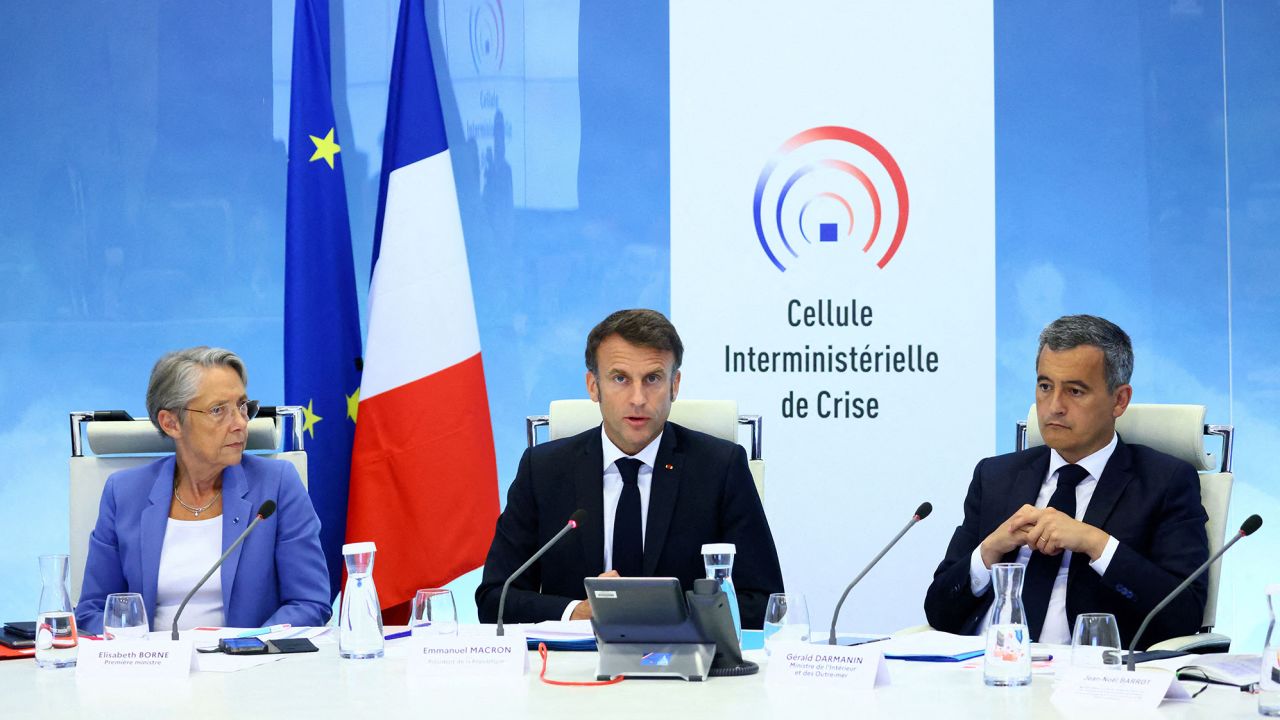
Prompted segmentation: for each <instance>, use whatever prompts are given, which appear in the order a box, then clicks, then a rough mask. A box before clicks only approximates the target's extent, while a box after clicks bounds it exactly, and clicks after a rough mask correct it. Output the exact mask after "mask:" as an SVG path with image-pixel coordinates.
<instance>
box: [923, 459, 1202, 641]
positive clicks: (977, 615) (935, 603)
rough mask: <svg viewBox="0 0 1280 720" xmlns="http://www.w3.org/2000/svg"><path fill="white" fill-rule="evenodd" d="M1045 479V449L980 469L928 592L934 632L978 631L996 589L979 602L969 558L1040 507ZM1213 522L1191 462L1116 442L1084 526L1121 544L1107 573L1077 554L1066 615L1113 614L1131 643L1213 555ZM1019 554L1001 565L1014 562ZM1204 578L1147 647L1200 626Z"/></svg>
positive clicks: (1156, 622) (1156, 626)
mask: <svg viewBox="0 0 1280 720" xmlns="http://www.w3.org/2000/svg"><path fill="white" fill-rule="evenodd" d="M1048 473H1049V448H1047V447H1044V446H1040V447H1035V448H1030V449H1028V450H1023V451H1021V452H1015V453H1010V454H1008V455H1000V456H997V457H992V458H987V459H985V460H983V461H981V462H979V463H978V466H977V468H975V469H974V471H973V481H972V482H971V483H970V484H969V494H968V496H966V497H965V501H964V521H963V522H962V523H961V525H960V526H959V527H957V528H956V531H955V534H954V535H952V537H951V544H950V546H948V547H947V554H946V557H945V558H944V559H943V560H942V563H941V564H940V565H938V569H937V571H936V572H935V573H934V576H933V583H932V584H931V585H930V586H929V590H928V592H927V593H926V595H925V601H924V609H925V615H926V616H927V617H928V619H929V624H930V625H931V626H933V627H934V628H936V629H938V630H945V631H948V632H955V633H965V634H972V633H974V632H975V631H976V630H977V627H978V625H979V624H980V623H981V621H982V618H983V616H984V615H985V614H986V613H987V612H989V609H990V607H991V601H992V590H991V588H988V589H987V592H986V593H985V594H984V595H982V596H981V597H974V595H973V592H972V590H971V589H970V587H969V557H970V555H972V553H973V549H974V548H976V547H977V546H978V545H979V544H980V543H981V542H982V541H983V540H984V539H985V538H986V537H987V536H988V535H990V534H991V533H992V531H994V530H995V529H996V527H997V526H998V525H999V524H1000V523H1002V522H1004V521H1005V520H1008V519H1009V516H1011V515H1013V513H1014V512H1015V511H1017V509H1018V508H1020V507H1022V506H1023V505H1024V504H1027V505H1034V504H1035V501H1036V497H1037V496H1038V495H1039V493H1040V487H1041V485H1042V484H1043V483H1044V479H1045V476H1046V475H1048ZM1206 519H1207V516H1206V514H1205V511H1204V507H1203V506H1202V505H1201V504H1200V480H1199V478H1198V477H1197V475H1196V472H1195V470H1194V469H1193V468H1192V467H1191V465H1189V464H1188V463H1186V462H1184V461H1182V460H1178V459H1176V458H1173V457H1170V456H1169V455H1165V454H1164V453H1161V452H1158V451H1156V450H1152V449H1151V448H1149V447H1146V446H1143V445H1127V444H1125V442H1124V441H1123V440H1118V442H1117V444H1116V449H1115V452H1114V453H1113V454H1112V455H1111V459H1110V460H1108V461H1107V466H1106V468H1105V469H1103V471H1102V477H1101V478H1099V479H1098V485H1097V487H1096V488H1095V489H1094V492H1093V498H1092V499H1091V500H1090V501H1089V506H1088V508H1087V510H1086V511H1085V514H1084V518H1083V520H1084V522H1086V523H1088V524H1089V525H1093V526H1094V527H1097V528H1101V529H1102V530H1105V531H1106V532H1107V533H1108V534H1109V535H1111V536H1112V537H1114V538H1116V539H1117V540H1119V541H1120V546H1119V547H1118V548H1117V549H1116V553H1115V555H1114V556H1113V557H1112V558H1111V563H1110V564H1109V565H1108V566H1107V571H1106V573H1105V574H1103V575H1099V574H1098V573H1097V572H1095V571H1094V570H1093V569H1092V568H1090V567H1089V556H1088V555H1086V554H1084V553H1073V554H1072V556H1071V567H1070V568H1068V575H1067V619H1068V626H1069V627H1071V626H1074V623H1075V618H1076V615H1078V614H1080V613H1082V612H1109V613H1112V614H1113V615H1115V616H1116V620H1117V622H1118V624H1119V625H1120V636H1121V639H1122V641H1123V642H1124V644H1125V646H1126V647H1128V645H1129V641H1130V640H1131V639H1132V638H1133V634H1134V633H1135V632H1137V629H1138V626H1139V625H1140V624H1142V620H1143V618H1144V617H1146V615H1147V613H1149V612H1150V611H1151V610H1152V608H1154V607H1155V606H1156V605H1157V604H1159V602H1160V601H1161V600H1163V599H1164V597H1165V595H1167V594H1168V593H1169V591H1171V590H1173V588H1174V587H1176V586H1177V585H1178V583H1180V582H1182V581H1183V580H1185V579H1186V578H1187V576H1188V575H1190V574H1191V573H1192V572H1194V571H1195V569H1196V568H1197V567H1199V566H1200V564H1201V563H1203V562H1204V561H1205V560H1208V559H1209V544H1208V539H1207V536H1206V534H1205V527H1204V525H1205V521H1206ZM1017 555H1018V551H1017V550H1014V551H1013V552H1011V553H1009V554H1008V555H1006V556H1005V557H1004V558H1002V562H1014V561H1016V559H1017ZM1207 588H1208V581H1207V579H1206V578H1205V577H1204V576H1201V577H1200V578H1198V579H1197V580H1196V582H1194V583H1192V584H1191V587H1189V588H1187V589H1186V590H1185V591H1184V592H1183V593H1182V594H1181V595H1180V596H1178V598H1177V599H1175V600H1174V601H1173V602H1172V603H1170V604H1169V606H1168V607H1166V608H1165V609H1164V610H1162V611H1161V612H1160V614H1159V615H1156V617H1155V618H1154V619H1152V621H1151V625H1150V626H1148V627H1147V631H1146V633H1144V635H1143V643H1144V645H1148V646H1149V645H1151V644H1153V643H1157V642H1159V641H1161V640H1167V639H1168V638H1171V637H1178V636H1180V635H1189V634H1192V633H1195V632H1196V631H1197V630H1199V629H1200V624H1201V622H1202V620H1203V618H1204V604H1205V597H1206V592H1207Z"/></svg>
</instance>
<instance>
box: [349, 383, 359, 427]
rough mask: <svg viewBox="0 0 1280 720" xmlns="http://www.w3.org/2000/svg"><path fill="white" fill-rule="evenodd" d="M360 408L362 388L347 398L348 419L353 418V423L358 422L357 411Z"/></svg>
mask: <svg viewBox="0 0 1280 720" xmlns="http://www.w3.org/2000/svg"><path fill="white" fill-rule="evenodd" d="M359 408H360V388H356V391H355V392H353V393H351V394H350V395H348V396H347V417H349V418H351V422H355V421H356V411H357V410H358V409H359Z"/></svg>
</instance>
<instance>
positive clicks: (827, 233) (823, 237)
mask: <svg viewBox="0 0 1280 720" xmlns="http://www.w3.org/2000/svg"><path fill="white" fill-rule="evenodd" d="M818 240H819V241H821V242H835V241H836V224H835V223H822V224H821V225H819V226H818Z"/></svg>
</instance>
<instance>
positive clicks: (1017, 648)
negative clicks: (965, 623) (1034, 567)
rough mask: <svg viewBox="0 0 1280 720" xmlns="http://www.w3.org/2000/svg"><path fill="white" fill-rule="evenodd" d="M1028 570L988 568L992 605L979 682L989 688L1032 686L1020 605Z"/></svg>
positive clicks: (1024, 617)
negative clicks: (991, 585) (991, 589)
mask: <svg viewBox="0 0 1280 720" xmlns="http://www.w3.org/2000/svg"><path fill="white" fill-rule="evenodd" d="M1026 571H1027V567H1026V566H1025V565H1022V564H1020V563H996V564H995V565H992V566H991V582H992V583H993V584H994V586H995V601H994V602H993V603H992V604H991V624H990V626H989V627H988V628H987V653H986V656H985V657H984V659H983V665H982V679H983V681H984V682H986V684H988V685H997V686H1007V685H1026V684H1028V683H1030V682H1031V637H1030V635H1031V633H1030V631H1029V630H1028V629H1027V611H1026V609H1025V608H1024V607H1023V605H1022V578H1023V575H1024V574H1025V573H1026Z"/></svg>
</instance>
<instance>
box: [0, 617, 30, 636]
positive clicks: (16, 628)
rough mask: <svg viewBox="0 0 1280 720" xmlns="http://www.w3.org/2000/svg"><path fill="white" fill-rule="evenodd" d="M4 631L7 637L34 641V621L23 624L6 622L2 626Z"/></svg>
mask: <svg viewBox="0 0 1280 720" xmlns="http://www.w3.org/2000/svg"><path fill="white" fill-rule="evenodd" d="M4 631H5V633H6V634H8V635H16V636H18V637H22V638H29V639H31V640H35V639H36V623H35V621H34V620H29V621H25V622H7V623H5V624H4Z"/></svg>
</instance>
